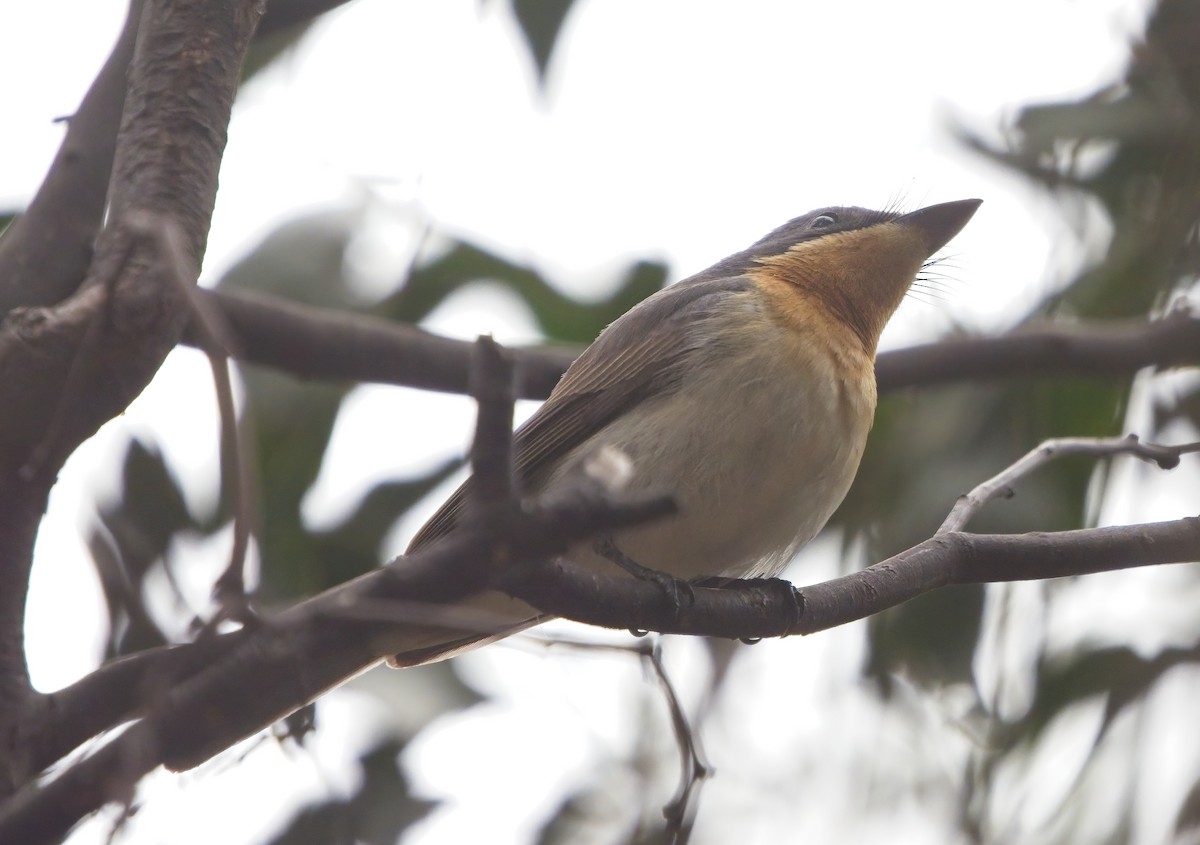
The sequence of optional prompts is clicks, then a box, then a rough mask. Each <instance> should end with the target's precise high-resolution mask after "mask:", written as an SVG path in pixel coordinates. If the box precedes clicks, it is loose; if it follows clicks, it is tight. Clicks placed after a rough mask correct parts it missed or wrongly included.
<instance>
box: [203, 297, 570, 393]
mask: <svg viewBox="0 0 1200 845" xmlns="http://www.w3.org/2000/svg"><path fill="white" fill-rule="evenodd" d="M201 295H202V296H203V297H205V298H206V299H210V300H211V301H212V302H213V303H214V306H215V307H217V308H219V309H220V310H221V311H223V312H224V314H225V320H226V322H227V324H228V325H229V327H230V329H231V330H232V331H233V334H234V356H235V357H236V358H237V359H238V360H240V361H243V362H245V363H248V364H260V365H263V366H267V367H272V368H274V369H277V370H281V371H283V372H286V373H291V374H292V375H296V376H300V377H301V378H310V379H323V380H328V381H369V382H378V383H380V384H398V385H404V386H407V387H416V388H421V389H423V390H440V391H445V392H449V393H467V392H468V391H467V380H468V375H469V373H470V369H471V355H472V351H471V350H472V347H473V344H472V343H470V342H468V341H465V340H451V339H450V338H447V337H441V336H439V335H435V334H432V333H430V332H427V331H425V330H424V329H420V328H417V327H416V326H410V325H407V324H404V323H395V322H392V321H390V320H384V319H381V318H379V317H373V316H370V315H361V314H347V313H343V312H337V311H331V310H329V309H325V308H315V307H313V306H311V305H301V304H299V303H296V302H288V301H286V300H283V299H279V298H277V297H272V296H267V295H262V294H250V293H242V292H238V293H230V292H226V291H201ZM184 343H187V344H189V345H191V346H196V345H198V344H199V336H198V335H197V334H196V332H195V331H194V330H192V329H190V328H189V330H188V331H187V332H186V333H185V335H184ZM580 351H581V350H580V349H576V348H573V347H558V348H554V347H547V348H539V349H509V350H507V352H508V354H510V355H512V356H513V358H514V361H515V365H516V377H515V379H516V381H515V384H516V391H517V395H518V396H520V397H521V398H523V399H545V398H546V397H547V396H548V395H549V394H550V391H551V389H553V387H554V385H555V384H557V383H558V379H559V377H560V376H561V375H562V374H563V371H564V370H566V368H567V367H568V366H569V365H570V363H571V362H572V361H574V360H575V358H576V356H578V355H579V353H580Z"/></svg>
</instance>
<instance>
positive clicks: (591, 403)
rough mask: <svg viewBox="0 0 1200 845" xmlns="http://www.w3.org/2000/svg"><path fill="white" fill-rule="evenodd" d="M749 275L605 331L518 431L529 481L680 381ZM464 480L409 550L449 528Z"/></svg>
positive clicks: (657, 298) (697, 286)
mask: <svg viewBox="0 0 1200 845" xmlns="http://www.w3.org/2000/svg"><path fill="white" fill-rule="evenodd" d="M750 284H751V283H750V281H749V280H748V279H746V278H745V277H744V276H734V277H732V278H711V277H709V276H708V274H707V273H706V274H702V275H700V276H695V277H692V278H691V279H687V280H685V281H682V282H679V283H677V284H675V285H672V286H671V287H669V288H666V289H664V290H661V291H659V292H658V293H656V294H654V295H653V296H651V297H649V298H648V299H646V300H644V301H642V302H641V303H640V304H638V305H637V306H635V307H634V308H632V309H631V310H629V311H628V312H626V313H625V314H624V315H623V316H621V317H620V318H618V319H617V320H616V321H615V322H613V323H612V325H610V326H609V327H608V328H607V329H605V330H604V331H603V332H601V334H600V336H599V337H598V338H596V340H595V342H594V343H592V345H591V346H589V347H588V348H587V349H585V350H584V352H583V354H582V355H580V356H579V358H578V359H576V361H575V363H573V364H572V365H571V366H570V367H569V368H568V369H567V371H566V373H564V374H563V377H562V380H561V381H559V383H558V386H557V387H555V388H554V391H553V392H552V393H551V394H550V398H549V399H547V400H546V402H545V403H544V404H543V405H542V406H541V408H539V409H538V410H537V412H536V413H535V414H534V415H533V416H532V417H530V418H529V420H528V421H527V422H526V423H525V424H524V425H522V426H521V427H520V428H519V429H517V431H516V433H515V434H514V435H513V451H514V462H515V465H516V471H517V476H518V478H519V479H520V482H521V484H522V486H524V487H526V488H528V487H529V486H532V485H535V484H536V483H537V482H538V481H539V480H540V479H541V478H543V477H545V475H546V474H547V473H548V472H549V471H550V470H552V469H553V468H554V467H555V466H556V463H557V460H558V459H559V458H561V457H562V456H564V455H566V454H567V453H569V452H570V451H571V450H572V449H574V448H575V447H576V446H579V445H580V444H582V443H584V442H585V441H587V440H588V438H590V437H592V436H593V435H594V434H596V433H597V432H598V431H600V430H601V429H603V428H604V427H605V426H606V425H608V424H609V423H611V422H612V421H613V420H615V419H616V418H617V417H619V416H621V415H622V414H623V413H625V412H626V411H628V410H629V409H630V408H633V407H635V406H637V405H638V404H639V403H641V402H643V401H645V400H646V399H647V398H649V397H652V396H665V395H669V394H670V392H671V391H673V390H675V389H676V388H677V387H678V384H679V373H680V371H681V368H680V366H679V364H680V363H681V362H682V360H683V359H684V358H686V357H687V356H688V355H689V354H690V353H691V352H693V351H694V350H695V349H696V348H697V347H698V345H699V343H701V342H702V341H701V338H702V337H703V336H704V333H703V332H701V331H698V330H697V329H698V327H699V325H700V323H701V322H702V321H703V320H704V319H705V318H706V316H708V315H711V314H713V313H714V312H715V309H716V307H717V306H718V305H719V303H720V302H721V301H723V300H725V299H726V298H727V297H729V296H730V295H731V294H736V293H740V292H744V291H746V290H748V289H749V287H750ZM470 486H471V479H469V478H468V479H467V480H466V481H465V482H463V484H462V486H460V487H459V488H458V489H457V490H456V491H454V494H453V495H452V496H450V498H449V499H447V500H446V502H445V504H443V505H442V507H441V508H440V509H439V510H438V512H437V513H435V514H434V515H433V517H432V518H431V519H430V520H429V521H428V522H426V523H425V525H424V526H422V528H421V530H420V531H418V532H417V535H416V536H415V537H414V538H413V541H412V543H410V544H409V547H408V553H412V552H414V551H417V550H418V549H421V548H423V547H425V546H427V545H429V544H430V543H431V542H433V541H434V540H436V539H438V538H439V537H442V536H444V535H445V534H447V533H449V532H450V531H451V530H452V529H453V527H454V524H455V522H456V521H457V519H458V516H459V514H460V513H461V511H462V509H463V505H464V503H465V502H466V497H467V496H468V495H469V490H470Z"/></svg>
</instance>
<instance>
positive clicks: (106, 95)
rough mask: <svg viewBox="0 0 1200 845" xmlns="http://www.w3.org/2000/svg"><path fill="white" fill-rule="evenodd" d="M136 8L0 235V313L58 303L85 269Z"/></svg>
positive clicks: (100, 211) (108, 167)
mask: <svg viewBox="0 0 1200 845" xmlns="http://www.w3.org/2000/svg"><path fill="white" fill-rule="evenodd" d="M141 12H142V2H141V0H134V2H132V3H130V6H129V12H128V15H127V16H126V18H125V27H124V29H122V30H121V35H120V37H119V38H118V39H117V43H116V46H115V47H113V51H112V53H111V55H109V57H108V60H107V61H106V62H105V63H104V67H103V68H101V70H100V73H99V74H98V75H97V76H96V79H95V81H94V82H92V87H91V88H89V89H88V92H87V94H85V95H84V98H83V102H82V103H80V105H79V109H78V110H77V111H76V112H75V114H74V115H72V116H71V118H70V120H69V121H68V122H67V134H66V137H65V138H63V142H62V144H61V145H60V147H59V150H58V155H57V156H56V157H55V159H54V162H53V164H51V165H50V170H49V172H48V173H47V174H46V178H45V179H44V180H43V181H42V185H41V187H40V188H38V192H37V194H36V195H35V196H34V198H33V200H32V201H31V202H30V203H29V207H28V208H27V209H25V212H24V213H23V214H22V215H21V216H20V217H18V218H17V219H16V220H14V221H13V223H12V225H11V226H10V227H9V229H8V231H7V232H5V234H4V237H3V239H0V317H2V316H3V315H4V314H6V313H7V312H9V311H11V310H12V309H13V308H16V307H18V306H22V305H50V304H52V303H55V302H58V301H59V300H61V299H63V298H64V297H66V296H68V295H70V294H71V293H72V292H73V291H74V290H75V289H76V288H77V287H78V286H79V283H80V282H82V281H83V277H84V275H85V274H86V273H87V269H88V265H89V264H90V263H91V260H92V244H93V242H94V241H95V239H96V233H97V232H98V231H99V230H100V221H101V220H102V219H103V217H104V205H105V198H106V197H107V195H108V180H109V176H110V175H111V173H112V162H113V154H114V153H115V152H116V143H117V127H118V126H119V125H120V122H121V109H122V106H123V105H124V103H125V72H126V70H127V69H128V66H129V60H130V57H131V56H133V45H134V41H135V39H136V37H137V29H138V20H139V19H140V17H141Z"/></svg>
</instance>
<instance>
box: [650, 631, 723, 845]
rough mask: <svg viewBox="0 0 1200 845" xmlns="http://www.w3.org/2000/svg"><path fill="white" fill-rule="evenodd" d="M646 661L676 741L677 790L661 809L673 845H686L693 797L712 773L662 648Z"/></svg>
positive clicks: (651, 650)
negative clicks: (659, 690)
mask: <svg viewBox="0 0 1200 845" xmlns="http://www.w3.org/2000/svg"><path fill="white" fill-rule="evenodd" d="M645 659H646V662H647V663H648V664H649V665H650V668H651V669H652V670H653V672H654V675H655V677H656V678H658V683H659V685H661V686H662V690H663V695H664V696H665V697H666V699H667V707H668V709H669V710H670V712H671V728H672V730H673V731H674V732H675V742H676V744H677V745H678V747H679V762H680V766H681V773H680V779H679V788H678V790H677V791H676V793H675V797H674V798H672V799H671V801H670V802H669V803H668V804H667V805H666V806H665V807H663V818H665V819H666V821H667V829H666V832H667V835H668V836H669V837H670V839H669V841H670V842H671V843H672V845H687V842H688V840H689V839H690V838H691V824H690V820H691V816H692V815H693V814H694V812H695V808H696V805H695V804H693V803H692V798H693V797H695V796H696V795H697V794H698V792H697V791H698V789H699V787H700V786H701V785H702V784H703V782H704V780H705V779H706V778H708V777H710V776H711V775H712V773H713V770H712V767H711V766H709V765H708V762H707V761H706V760H705V759H704V752H702V751H701V750H700V740H699V739H698V738H697V736H696V733H695V731H694V730H692V725H691V722H690V721H689V720H688V717H687V713H685V712H684V709H683V703H682V702H681V701H680V700H679V694H678V693H677V692H676V691H675V685H674V684H673V683H671V677H670V675H668V674H667V669H666V667H665V666H664V665H663V661H662V649H661V648H660V647H659V646H658V645H655V647H654V648H652V649H650V651H649V653H648V654H646V655H645Z"/></svg>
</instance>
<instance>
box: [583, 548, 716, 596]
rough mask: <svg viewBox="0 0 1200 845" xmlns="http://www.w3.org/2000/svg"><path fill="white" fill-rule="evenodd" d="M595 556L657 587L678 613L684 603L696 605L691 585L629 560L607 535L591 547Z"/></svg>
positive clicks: (631, 559)
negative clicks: (651, 582)
mask: <svg viewBox="0 0 1200 845" xmlns="http://www.w3.org/2000/svg"><path fill="white" fill-rule="evenodd" d="M593 548H594V549H595V552H596V554H598V555H600V556H601V557H602V558H604V559H605V560H607V561H610V562H612V563H615V564H616V565H617V566H619V567H621V569H623V570H625V571H626V572H628V573H629V574H630V575H632V576H633V577H634V578H638V579H640V580H642V581H653V582H654V583H655V584H657V585H658V586H659V589H661V590H662V591H663V593H665V594H666V596H667V601H669V602H670V603H671V607H673V608H674V609H675V611H676V612H677V613H678V612H679V609H680V608H681V607H683V604H684V601H686V602H687V603H688V604H689V605H692V604H695V603H696V594H695V592H693V591H692V585H691V584H689V583H688V582H687V581H684V580H681V579H679V578H676V577H674V576H673V575H668V574H667V573H665V572H659V571H658V570H657V569H648V568H647V567H645V566H642V565H641V564H640V563H638V562H637V561H636V560H634V559H633V558H631V557H630V556H629V555H627V554H625V552H623V551H621V550H620V549H619V548H618V547H617V544H616V543H614V542H613V540H612V537H609V536H608V535H607V534H602V535H601V536H600V537H598V538H596V542H595V545H594V546H593Z"/></svg>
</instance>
